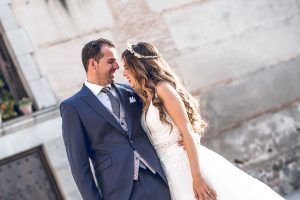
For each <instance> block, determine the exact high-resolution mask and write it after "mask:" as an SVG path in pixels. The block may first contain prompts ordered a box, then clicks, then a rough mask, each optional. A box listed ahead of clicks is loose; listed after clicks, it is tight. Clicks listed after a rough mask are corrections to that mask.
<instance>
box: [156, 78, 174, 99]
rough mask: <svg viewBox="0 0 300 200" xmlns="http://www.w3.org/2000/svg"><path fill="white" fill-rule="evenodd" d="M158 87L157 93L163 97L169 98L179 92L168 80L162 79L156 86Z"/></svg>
mask: <svg viewBox="0 0 300 200" xmlns="http://www.w3.org/2000/svg"><path fill="white" fill-rule="evenodd" d="M155 88H156V94H157V95H158V97H160V98H161V99H167V98H169V97H174V96H177V92H176V90H175V88H174V87H173V86H172V85H171V84H170V83H168V82H166V81H161V82H159V83H158V84H156V86H155Z"/></svg>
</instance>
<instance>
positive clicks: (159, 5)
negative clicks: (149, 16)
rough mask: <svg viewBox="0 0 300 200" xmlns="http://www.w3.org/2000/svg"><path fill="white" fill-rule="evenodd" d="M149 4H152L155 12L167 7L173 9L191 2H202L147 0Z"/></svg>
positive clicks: (151, 6) (197, 0)
mask: <svg viewBox="0 0 300 200" xmlns="http://www.w3.org/2000/svg"><path fill="white" fill-rule="evenodd" d="M146 2H147V4H148V5H149V6H150V8H151V10H152V11H155V12H161V11H163V10H167V9H172V8H174V7H177V8H178V7H181V6H184V5H186V4H189V3H193V2H202V1H199V0H196V1H195V0H185V1H182V0H165V1H160V0H146Z"/></svg>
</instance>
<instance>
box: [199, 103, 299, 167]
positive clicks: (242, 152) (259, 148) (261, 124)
mask: <svg viewBox="0 0 300 200" xmlns="http://www.w3.org/2000/svg"><path fill="white" fill-rule="evenodd" d="M299 133H300V101H299V103H295V104H293V105H291V106H289V107H287V108H285V109H282V110H280V111H278V112H276V113H267V114H264V115H262V116H260V117H257V118H254V119H252V120H249V121H246V122H244V123H243V124H241V125H240V126H239V127H237V128H234V129H230V130H227V131H224V132H222V133H221V134H219V135H217V136H215V137H211V135H213V133H211V132H207V133H206V135H205V136H204V143H205V145H207V146H209V147H210V148H211V149H214V150H215V151H217V152H219V153H221V154H222V155H223V156H225V157H226V158H227V159H229V160H230V161H231V162H233V163H235V160H237V162H236V163H241V166H247V165H251V164H253V163H259V162H262V161H266V160H268V159H269V158H272V157H275V156H276V155H279V154H282V153H283V152H288V151H289V150H290V149H294V148H296V147H297V146H300V138H299Z"/></svg>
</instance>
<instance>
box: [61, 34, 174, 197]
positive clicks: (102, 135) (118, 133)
mask: <svg viewBox="0 0 300 200" xmlns="http://www.w3.org/2000/svg"><path fill="white" fill-rule="evenodd" d="M116 59H117V56H116V50H115V46H114V44H113V43H112V42H111V41H109V40H106V39H98V40H94V41H91V42H88V43H87V44H86V45H85V46H84V47H83V49H82V63H83V66H84V68H85V71H86V77H87V79H86V81H85V83H84V85H83V87H82V88H81V90H80V91H79V92H77V93H76V94H75V95H73V96H72V97H70V98H68V99H67V100H65V101H63V102H62V103H61V105H60V112H61V116H62V132H63V139H64V142H65V147H66V152H67V155H68V160H69V163H70V166H71V171H72V174H73V177H74V180H75V182H76V184H77V186H78V188H79V191H80V193H81V195H82V197H83V199H84V200H100V199H101V200H102V199H104V200H128V199H131V200H143V199H147V200H168V199H171V197H170V192H169V189H168V186H167V180H166V177H165V175H164V172H163V170H162V167H161V165H160V162H159V159H158V157H157V155H156V153H155V150H154V149H153V147H152V145H151V143H150V142H149V140H148V138H147V136H146V134H145V132H144V131H143V130H142V128H141V125H140V118H141V113H142V110H141V109H142V105H141V102H140V100H139V98H138V96H137V95H136V94H135V93H134V92H133V90H132V89H131V88H130V87H128V86H126V85H122V84H115V83H114V74H115V71H116V70H117V69H119V65H118V63H117V60H116ZM89 159H90V160H91V163H92V167H93V170H94V172H95V178H96V182H95V181H94V178H93V174H92V170H91V167H90V162H89Z"/></svg>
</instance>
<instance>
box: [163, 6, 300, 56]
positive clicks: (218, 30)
mask: <svg viewBox="0 0 300 200" xmlns="http://www.w3.org/2000/svg"><path fill="white" fill-rule="evenodd" d="M299 11H300V8H299V7H298V6H297V5H296V2H295V1H294V0H286V1H281V0H274V1H247V2H246V1H243V0H230V1H228V0H219V1H205V2H203V3H201V4H196V5H193V6H191V7H185V8H183V9H180V8H179V9H177V10H174V11H172V12H167V13H165V14H164V15H163V16H164V19H165V21H166V23H167V26H168V28H169V30H170V32H171V35H172V38H173V40H174V42H175V45H176V47H177V48H178V49H179V50H181V51H185V50H187V49H193V48H197V47H199V45H202V44H205V43H207V42H212V41H216V40H222V39H225V38H228V37H229V36H232V35H237V34H240V33H242V32H244V31H246V30H249V29H252V28H254V27H257V26H264V25H265V24H268V23H271V22H273V21H276V20H278V19H282V18H286V17H289V16H293V15H295V14H298V13H299ZM187 13H188V14H187Z"/></svg>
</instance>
